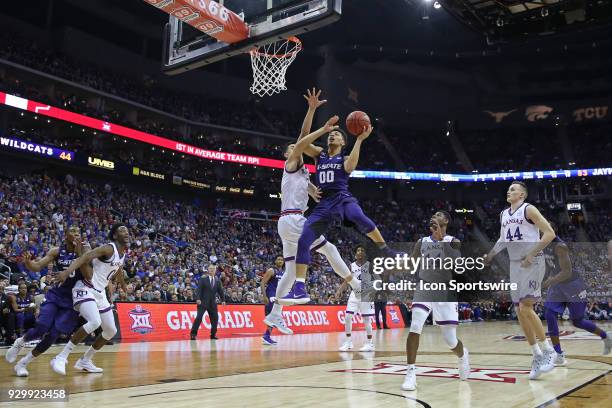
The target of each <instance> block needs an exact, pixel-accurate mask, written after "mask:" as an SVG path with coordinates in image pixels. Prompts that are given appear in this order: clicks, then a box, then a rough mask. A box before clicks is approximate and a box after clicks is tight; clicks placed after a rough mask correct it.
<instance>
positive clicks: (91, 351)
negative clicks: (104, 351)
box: [83, 346, 98, 360]
mask: <svg viewBox="0 0 612 408" xmlns="http://www.w3.org/2000/svg"><path fill="white" fill-rule="evenodd" d="M96 351H98V350H96V349H95V348H93V347H91V346H90V347H89V348H88V349H87V351H86V352H85V354H84V355H83V360H91V359H92V358H93V356H94V354H96Z"/></svg>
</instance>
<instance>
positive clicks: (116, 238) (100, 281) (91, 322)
mask: <svg viewBox="0 0 612 408" xmlns="http://www.w3.org/2000/svg"><path fill="white" fill-rule="evenodd" d="M108 237H109V239H110V240H112V241H111V242H110V243H108V244H106V245H102V246H99V247H97V248H96V249H94V250H92V251H89V252H87V253H86V254H85V255H83V256H81V257H79V258H77V259H76V260H74V261H73V262H72V263H71V264H70V266H69V267H68V268H67V269H65V270H64V271H63V272H61V273H60V274H59V279H60V281H64V280H65V279H66V278H67V277H68V276H69V275H70V274H71V273H72V272H73V271H75V270H77V269H78V268H79V267H81V266H82V265H86V264H89V263H90V262H91V263H92V268H91V270H87V269H85V270H82V274H83V279H82V280H80V281H78V282H77V283H76V284H75V286H74V288H73V290H72V300H73V303H74V308H75V310H76V311H78V312H79V314H80V315H81V316H82V317H83V318H84V319H85V320H87V323H85V324H84V325H83V326H81V327H80V328H79V329H78V330H77V331H76V332H74V334H73V335H72V337H70V341H68V343H67V344H66V346H65V347H64V349H63V350H62V352H61V353H59V354H58V355H57V356H56V357H55V358H54V359H52V360H51V368H53V371H55V372H56V373H58V374H62V375H66V363H67V362H68V355H69V354H70V352H71V351H72V350H73V349H74V347H75V346H76V345H77V344H79V343H80V342H82V341H83V340H85V338H86V337H87V336H88V335H89V334H90V333H93V331H94V330H96V329H97V328H98V327H100V326H101V327H102V333H101V334H100V335H99V336H98V338H96V340H95V341H94V343H93V344H92V345H91V347H89V349H88V350H87V351H86V352H85V355H84V356H83V357H81V358H80V359H79V360H78V361H77V362H76V364H75V366H74V368H76V369H77V370H82V371H86V372H90V373H101V372H102V371H103V370H102V369H101V368H99V367H96V366H95V365H94V363H93V362H92V361H91V359H92V357H93V356H94V354H95V353H96V351H98V350H100V349H101V348H102V347H103V346H104V345H105V344H106V343H107V342H108V341H109V340H111V339H112V338H113V337H114V336H115V334H116V333H117V327H116V326H115V318H114V317H113V313H112V307H111V305H110V303H109V302H108V299H106V287H107V286H108V284H109V282H110V281H111V280H112V279H116V280H117V281H118V282H119V283H120V284H121V285H122V286H123V289H124V290H127V288H126V287H125V282H124V280H123V269H122V267H123V262H124V260H125V256H126V253H127V246H128V244H129V241H130V233H129V230H128V228H127V227H126V226H125V225H124V224H114V225H113V226H112V227H111V230H110V232H109V234H108Z"/></svg>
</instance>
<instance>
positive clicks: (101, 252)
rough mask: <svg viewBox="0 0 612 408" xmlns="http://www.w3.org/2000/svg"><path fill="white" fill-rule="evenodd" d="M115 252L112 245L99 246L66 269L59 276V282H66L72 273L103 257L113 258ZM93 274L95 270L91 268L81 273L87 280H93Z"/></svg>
mask: <svg viewBox="0 0 612 408" xmlns="http://www.w3.org/2000/svg"><path fill="white" fill-rule="evenodd" d="M113 252H114V248H113V246H112V245H110V244H108V245H103V246H99V247H97V248H96V249H92V250H91V251H89V252H87V253H85V254H84V255H81V256H80V257H78V258H77V259H75V260H74V261H73V262H72V263H71V264H70V266H69V267H68V268H66V269H64V271H62V272H61V273H60V274H59V275H58V279H59V281H60V282H63V281H65V280H66V278H68V276H70V274H71V273H72V272H74V271H76V270H77V269H79V268H80V267H81V266H83V265H85V264H88V263H90V262H91V261H93V260H94V259H95V258H102V257H104V258H110V257H111V256H113ZM92 272H93V270H91V269H90V268H85V269H84V270H83V271H81V273H82V274H83V277H84V278H85V279H87V280H89V279H91V277H92Z"/></svg>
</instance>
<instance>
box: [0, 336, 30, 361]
mask: <svg viewBox="0 0 612 408" xmlns="http://www.w3.org/2000/svg"><path fill="white" fill-rule="evenodd" d="M24 347H25V341H24V340H23V337H19V338H18V339H17V340H15V342H14V343H13V345H12V346H11V348H10V349H8V351H7V352H6V355H5V356H4V358H5V359H6V361H7V362H9V363H14V362H15V360H17V355H18V354H19V352H20V351H21V349H22V348H24Z"/></svg>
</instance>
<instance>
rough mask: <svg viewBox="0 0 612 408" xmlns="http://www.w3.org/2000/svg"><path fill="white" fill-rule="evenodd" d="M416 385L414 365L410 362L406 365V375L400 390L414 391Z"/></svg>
mask: <svg viewBox="0 0 612 408" xmlns="http://www.w3.org/2000/svg"><path fill="white" fill-rule="evenodd" d="M416 387H417V381H416V367H415V366H414V364H411V365H409V366H408V370H407V371H406V376H405V377H404V382H403V383H402V390H404V391H414V390H416Z"/></svg>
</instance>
